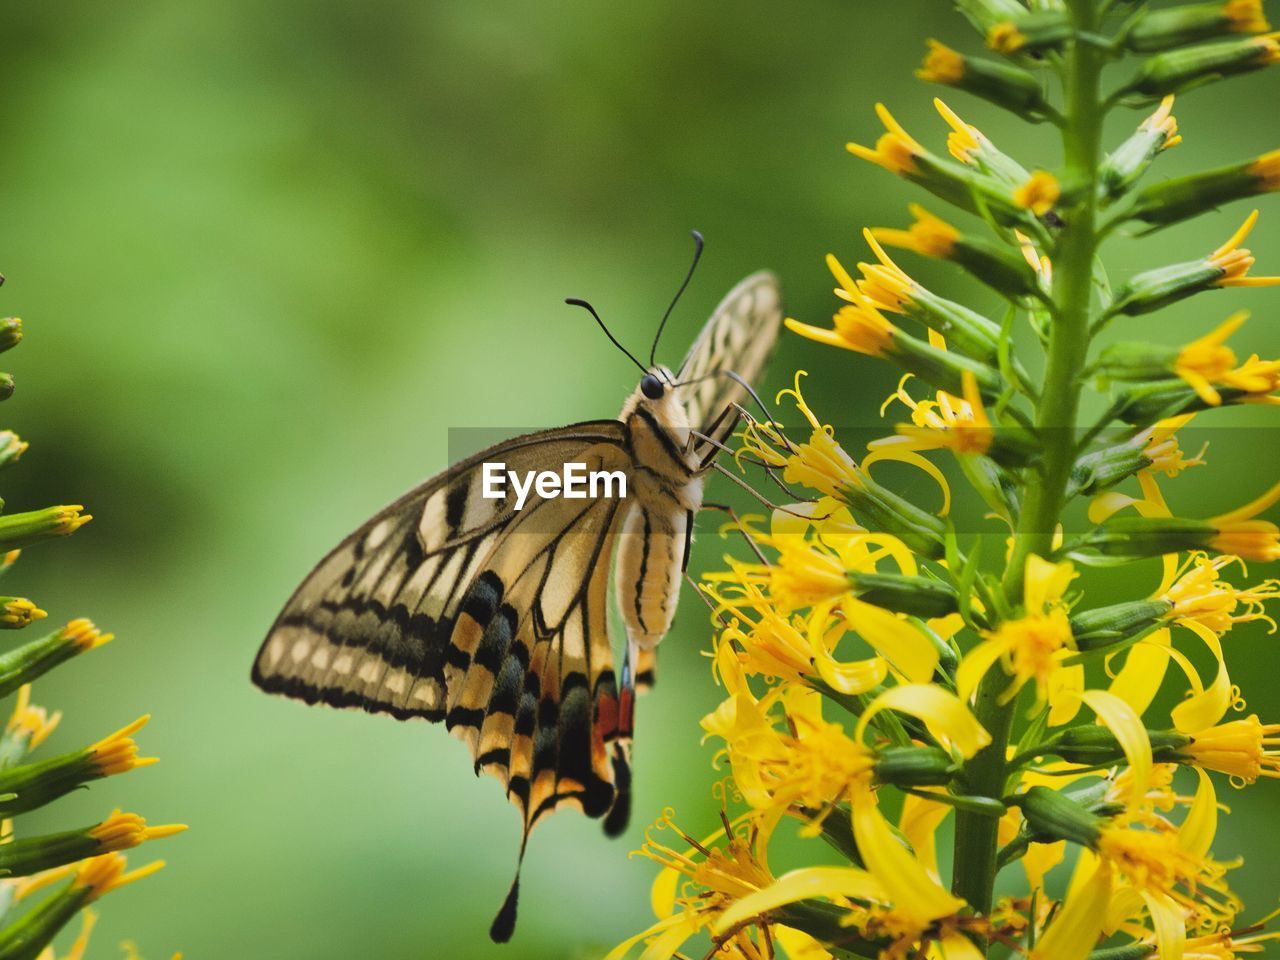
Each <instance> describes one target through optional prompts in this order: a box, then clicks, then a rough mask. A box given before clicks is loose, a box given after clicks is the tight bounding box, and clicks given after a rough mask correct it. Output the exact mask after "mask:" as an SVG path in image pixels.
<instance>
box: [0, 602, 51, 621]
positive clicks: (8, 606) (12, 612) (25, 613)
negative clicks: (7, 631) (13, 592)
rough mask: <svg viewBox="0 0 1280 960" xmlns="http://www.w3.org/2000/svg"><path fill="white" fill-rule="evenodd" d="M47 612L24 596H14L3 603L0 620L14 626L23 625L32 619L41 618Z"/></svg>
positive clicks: (45, 615)
mask: <svg viewBox="0 0 1280 960" xmlns="http://www.w3.org/2000/svg"><path fill="white" fill-rule="evenodd" d="M47 616H48V614H47V613H45V612H44V611H43V610H41V609H40V608H39V607H37V606H36V605H35V604H34V603H32V602H31V601H30V600H28V599H26V598H25V597H14V598H13V599H11V600H9V601H8V602H7V603H5V605H4V613H3V614H0V621H3V622H4V623H7V624H9V625H10V626H14V627H25V626H27V624H29V623H31V622H32V621H34V620H43V619H44V618H45V617H47Z"/></svg>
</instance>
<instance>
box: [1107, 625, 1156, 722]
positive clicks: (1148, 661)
mask: <svg viewBox="0 0 1280 960" xmlns="http://www.w3.org/2000/svg"><path fill="white" fill-rule="evenodd" d="M1169 643H1170V634H1169V630H1168V628H1167V627H1166V628H1164V629H1162V630H1157V631H1156V632H1155V633H1153V634H1151V636H1149V637H1147V638H1146V639H1145V640H1142V641H1139V642H1138V643H1136V644H1134V645H1133V646H1132V647H1130V648H1129V652H1128V654H1127V655H1126V656H1125V661H1124V666H1123V667H1121V668H1120V672H1119V673H1117V674H1116V676H1115V679H1114V680H1112V681H1111V693H1112V694H1113V695H1114V696H1117V697H1119V698H1120V699H1121V700H1123V701H1124V702H1125V703H1127V704H1129V706H1131V707H1133V710H1134V712H1135V713H1138V714H1143V713H1146V711H1147V708H1148V707H1149V706H1151V701H1152V700H1154V699H1155V696H1156V694H1157V693H1158V692H1159V691H1160V684H1161V683H1163V682H1164V675H1165V671H1166V670H1167V669H1168V668H1169Z"/></svg>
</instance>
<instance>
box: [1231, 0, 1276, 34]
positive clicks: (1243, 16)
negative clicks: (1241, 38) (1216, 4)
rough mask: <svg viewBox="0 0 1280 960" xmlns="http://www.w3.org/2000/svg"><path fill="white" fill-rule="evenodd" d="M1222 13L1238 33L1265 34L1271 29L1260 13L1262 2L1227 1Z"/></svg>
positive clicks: (1248, 0)
mask: <svg viewBox="0 0 1280 960" xmlns="http://www.w3.org/2000/svg"><path fill="white" fill-rule="evenodd" d="M1222 12H1223V13H1224V14H1225V15H1226V17H1227V19H1228V20H1229V21H1230V22H1231V29H1232V30H1235V31H1236V32H1238V33H1266V32H1267V31H1268V30H1270V29H1271V24H1270V23H1268V22H1267V18H1266V15H1265V14H1264V13H1263V12H1262V0H1227V3H1225V4H1223V6H1222Z"/></svg>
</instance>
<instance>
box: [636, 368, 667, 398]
mask: <svg viewBox="0 0 1280 960" xmlns="http://www.w3.org/2000/svg"><path fill="white" fill-rule="evenodd" d="M662 391H663V386H662V381H661V380H659V379H658V378H657V377H655V376H654V375H653V374H652V373H646V374H645V375H644V378H643V379H642V380H641V381H640V392H641V393H643V394H644V395H645V396H646V397H648V398H649V399H650V400H661V399H662Z"/></svg>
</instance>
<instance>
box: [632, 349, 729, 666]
mask: <svg viewBox="0 0 1280 960" xmlns="http://www.w3.org/2000/svg"><path fill="white" fill-rule="evenodd" d="M653 376H654V377H655V379H658V380H659V382H660V383H661V382H667V383H674V382H675V378H674V376H672V374H671V373H670V372H669V371H667V370H665V369H661V368H659V369H657V370H655V371H654V373H653ZM620 419H621V420H622V422H623V423H624V424H625V425H626V428H627V435H628V437H629V439H630V443H631V446H632V448H633V450H635V453H636V462H637V464H638V465H643V466H639V469H637V471H636V476H635V479H634V482H633V485H632V490H633V491H634V492H633V496H632V501H631V505H630V507H629V508H628V509H627V512H626V514H625V515H624V517H623V520H622V536H621V538H620V542H619V544H618V557H617V567H616V572H615V576H614V583H615V587H616V591H617V601H618V610H619V611H620V612H621V614H622V618H623V620H624V622H625V623H626V628H627V637H628V642H629V643H630V644H631V645H633V646H634V647H635V648H637V649H639V650H645V651H649V650H653V649H654V648H655V647H657V645H658V644H659V643H660V642H661V640H662V638H663V637H664V636H666V634H667V631H668V630H669V629H670V628H671V621H672V619H673V618H674V616H675V610H676V602H677V600H678V598H679V593H680V579H681V575H682V574H683V573H684V569H685V567H686V566H687V564H688V556H689V546H690V543H689V541H690V536H691V532H692V531H691V528H692V525H693V518H694V516H695V515H696V514H697V512H698V510H699V509H701V507H702V485H703V478H704V475H705V473H706V470H707V469H708V467H707V464H705V463H703V462H701V461H700V460H699V459H698V458H697V456H696V455H695V451H694V443H693V439H694V438H693V433H692V427H691V426H690V425H689V421H688V417H687V415H686V413H685V411H684V407H683V406H682V405H681V404H680V402H679V400H678V399H677V398H676V397H675V393H674V391H671V390H664V391H663V394H662V396H661V397H660V398H658V399H650V398H649V397H646V396H645V395H644V393H643V392H642V391H641V390H639V389H637V390H636V392H635V393H634V394H632V396H631V397H630V398H629V399H628V400H627V402H626V404H625V405H624V406H623V408H622V414H621V416H620Z"/></svg>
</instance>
